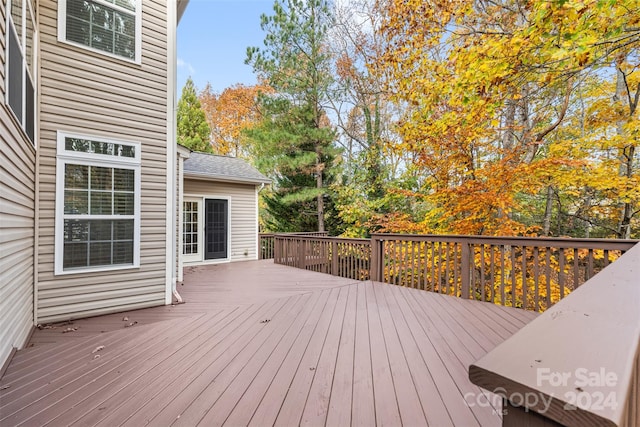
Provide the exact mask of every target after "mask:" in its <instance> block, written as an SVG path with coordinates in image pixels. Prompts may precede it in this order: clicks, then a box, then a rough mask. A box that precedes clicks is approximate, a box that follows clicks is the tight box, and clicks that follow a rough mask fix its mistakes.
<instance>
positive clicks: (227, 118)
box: [198, 84, 272, 157]
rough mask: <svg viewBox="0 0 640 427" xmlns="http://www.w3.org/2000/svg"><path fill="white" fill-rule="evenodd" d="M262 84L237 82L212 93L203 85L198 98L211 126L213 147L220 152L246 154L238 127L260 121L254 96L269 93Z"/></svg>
mask: <svg viewBox="0 0 640 427" xmlns="http://www.w3.org/2000/svg"><path fill="white" fill-rule="evenodd" d="M271 92H272V91H271V89H270V88H269V87H267V86H265V85H255V86H245V85H242V84H237V85H234V86H231V87H228V88H225V89H224V90H223V91H222V93H220V94H218V93H214V92H213V91H212V90H211V86H210V85H207V87H205V89H204V90H203V91H202V92H201V93H200V95H199V96H198V98H199V99H200V103H201V104H202V108H203V110H204V111H205V114H206V117H207V123H208V124H209V127H210V128H211V137H212V141H211V145H212V147H213V151H214V152H215V153H216V154H220V155H225V156H226V155H233V156H235V157H247V156H248V149H247V147H245V141H244V138H243V134H242V131H243V130H244V129H247V128H249V127H251V126H255V125H256V124H258V122H259V121H260V112H259V109H258V97H259V95H260V94H268V93H271Z"/></svg>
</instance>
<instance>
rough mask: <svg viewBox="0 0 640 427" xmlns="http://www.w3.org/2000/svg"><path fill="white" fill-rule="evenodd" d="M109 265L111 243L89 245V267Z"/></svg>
mask: <svg viewBox="0 0 640 427" xmlns="http://www.w3.org/2000/svg"><path fill="white" fill-rule="evenodd" d="M110 264H111V242H99V243H93V242H92V243H90V244H89V265H90V266H98V265H110Z"/></svg>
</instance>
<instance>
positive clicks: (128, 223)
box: [113, 219, 133, 240]
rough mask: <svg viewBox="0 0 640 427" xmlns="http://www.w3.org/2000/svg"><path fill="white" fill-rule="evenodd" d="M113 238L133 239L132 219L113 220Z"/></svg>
mask: <svg viewBox="0 0 640 427" xmlns="http://www.w3.org/2000/svg"><path fill="white" fill-rule="evenodd" d="M113 239H114V240H133V220H132V219H126V220H119V221H113Z"/></svg>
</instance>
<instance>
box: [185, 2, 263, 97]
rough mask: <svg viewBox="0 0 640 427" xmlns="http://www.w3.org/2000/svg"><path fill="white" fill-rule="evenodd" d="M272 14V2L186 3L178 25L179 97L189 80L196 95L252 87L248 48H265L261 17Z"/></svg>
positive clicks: (253, 80) (254, 79) (252, 80)
mask: <svg viewBox="0 0 640 427" xmlns="http://www.w3.org/2000/svg"><path fill="white" fill-rule="evenodd" d="M272 11H273V0H189V4H188V6H187V9H186V11H185V13H184V15H183V16H182V19H181V20H180V24H179V25H178V76H177V80H178V97H180V93H181V92H182V87H183V86H184V83H185V82H186V81H187V78H188V77H189V76H191V78H192V79H193V82H194V83H195V85H196V88H197V89H198V91H200V90H202V89H204V87H205V86H206V85H207V82H208V83H210V84H211V87H212V89H213V91H214V92H222V91H223V90H224V89H225V88H227V87H229V86H232V85H234V84H236V83H243V84H245V85H252V84H255V83H256V78H255V76H254V74H253V71H252V68H251V67H250V66H248V65H245V63H244V60H245V58H246V52H247V47H249V46H258V47H262V46H264V45H263V40H264V36H265V34H264V32H263V31H262V29H261V28H260V15H261V14H263V13H266V14H267V15H271V14H272Z"/></svg>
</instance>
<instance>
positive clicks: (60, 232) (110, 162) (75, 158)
mask: <svg viewBox="0 0 640 427" xmlns="http://www.w3.org/2000/svg"><path fill="white" fill-rule="evenodd" d="M66 138H78V139H87V140H91V141H96V142H105V143H113V144H122V145H128V146H133V147H135V157H117V156H112V155H108V154H97V153H87V152H80V151H70V150H66V148H65V139H66ZM57 139H58V147H57V149H58V151H57V156H56V197H55V211H56V212H55V251H54V254H55V255H54V259H55V272H54V274H55V275H67V274H80V273H92V272H100V271H114V270H125V269H132V268H139V267H140V200H141V197H142V195H141V176H140V175H141V157H140V149H141V144H140V143H139V142H132V141H122V140H116V139H112V138H104V137H100V136H93V135H91V136H89V135H78V134H75V133H67V132H62V131H58V138H57ZM67 164H76V165H84V166H98V167H108V168H120V169H123V168H124V169H132V170H134V173H135V178H134V185H135V187H134V215H133V263H132V264H113V265H105V266H96V267H86V268H82V267H80V268H73V269H67V270H65V269H64V267H63V258H64V220H65V218H69V217H70V215H65V213H64V191H65V187H64V181H65V165H67ZM75 217H77V216H75V215H73V216H72V219H73V218H75ZM82 218H83V219H84V218H86V219H113V216H112V215H90V214H87V215H82ZM123 219H125V218H123ZM127 219H130V218H127Z"/></svg>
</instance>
